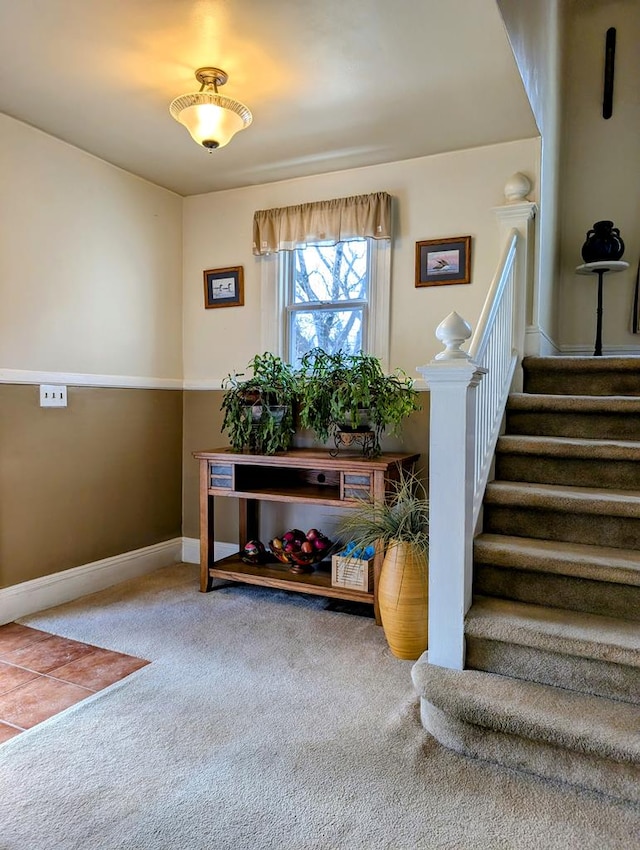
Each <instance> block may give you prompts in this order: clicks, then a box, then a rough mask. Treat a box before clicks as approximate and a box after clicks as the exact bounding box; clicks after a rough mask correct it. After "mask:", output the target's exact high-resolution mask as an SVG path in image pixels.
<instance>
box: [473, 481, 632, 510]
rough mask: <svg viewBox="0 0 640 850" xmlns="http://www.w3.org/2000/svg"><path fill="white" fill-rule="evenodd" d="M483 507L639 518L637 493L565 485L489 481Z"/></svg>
mask: <svg viewBox="0 0 640 850" xmlns="http://www.w3.org/2000/svg"><path fill="white" fill-rule="evenodd" d="M484 501H485V504H490V505H491V504H494V505H496V504H497V505H512V506H517V507H522V508H538V509H547V510H556V511H576V512H579V513H587V514H601V513H604V514H609V515H613V516H623V517H632V518H637V517H640V491H638V490H613V489H611V490H608V489H603V488H601V487H572V486H569V485H565V484H530V483H528V482H524V481H492V482H491V483H490V484H488V485H487V489H486V491H485V498H484Z"/></svg>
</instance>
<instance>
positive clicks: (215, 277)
mask: <svg viewBox="0 0 640 850" xmlns="http://www.w3.org/2000/svg"><path fill="white" fill-rule="evenodd" d="M203 275H204V306H205V309H206V310H209V309H211V308H213V307H242V306H243V304H244V268H243V267H242V266H229V267H228V268H226V269H206V270H205V271H204V272H203Z"/></svg>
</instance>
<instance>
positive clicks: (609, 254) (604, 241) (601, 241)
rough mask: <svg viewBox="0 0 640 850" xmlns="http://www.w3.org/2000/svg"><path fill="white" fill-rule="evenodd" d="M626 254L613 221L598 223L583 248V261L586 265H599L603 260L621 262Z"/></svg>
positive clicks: (590, 231)
mask: <svg viewBox="0 0 640 850" xmlns="http://www.w3.org/2000/svg"><path fill="white" fill-rule="evenodd" d="M623 254H624V242H623V241H622V237H621V236H620V231H619V230H618V228H617V227H614V226H613V222H612V221H596V223H595V224H594V225H593V227H592V228H591V230H589V231H588V232H587V239H586V242H585V243H584V245H583V246H582V259H583V260H584V261H585V263H599V262H600V261H601V260H619V259H620V258H621V257H622V255H623Z"/></svg>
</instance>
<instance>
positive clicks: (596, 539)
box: [413, 357, 640, 803]
mask: <svg viewBox="0 0 640 850" xmlns="http://www.w3.org/2000/svg"><path fill="white" fill-rule="evenodd" d="M523 368H524V392H523V393H519V394H515V395H512V396H511V397H510V398H509V402H508V405H507V412H506V433H505V435H504V436H502V437H501V438H500V440H499V442H498V446H497V449H496V478H495V481H493V482H491V483H490V484H489V485H488V487H487V490H486V494H485V499H484V526H483V529H484V530H483V533H482V534H480V535H479V536H478V537H477V538H476V541H475V550H474V602H473V605H472V607H471V609H470V611H469V613H468V615H467V620H466V628H465V632H466V645H467V656H466V667H467V669H465V670H463V671H462V672H460V671H454V670H448V669H445V668H440V667H436V666H431V665H429V664H428V660H427V654H426V653H425V655H424V656H423V657H422V658H421V659H420V660H419V661H418V662H417V663H416V665H415V666H414V669H413V677H414V683H415V685H416V688H417V690H418V692H419V693H420V696H421V707H422V720H423V724H424V726H425V727H426V728H427V729H428V730H429V731H430V732H431V733H432V734H433V735H434V736H435V737H436V738H437V739H438V740H439V741H440V742H441V743H443V744H445V745H446V746H449V747H451V748H452V749H455V750H458V751H459V752H463V753H466V754H468V755H472V756H476V757H480V758H486V759H490V760H491V761H496V762H500V763H502V764H506V765H509V766H511V767H516V768H520V769H523V770H527V771H531V772H534V773H538V774H540V775H542V776H546V777H548V778H552V779H560V780H563V781H567V782H571V783H574V784H578V785H581V786H584V787H586V788H589V789H593V790H596V791H601V792H603V793H605V794H609V795H611V796H614V797H620V798H622V799H626V800H632V801H634V802H638V803H640V415H639V414H640V358H635V357H528V358H525V360H524V362H523Z"/></svg>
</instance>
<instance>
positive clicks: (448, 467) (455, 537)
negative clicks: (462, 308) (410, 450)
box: [417, 313, 486, 670]
mask: <svg viewBox="0 0 640 850" xmlns="http://www.w3.org/2000/svg"><path fill="white" fill-rule="evenodd" d="M436 336H437V337H438V339H439V340H441V341H442V342H443V343H444V345H445V350H444V351H442V352H441V353H440V354H438V355H436V357H435V358H434V360H432V361H431V363H429V364H428V365H426V366H419V367H418V370H417V371H418V372H420V373H421V375H422V377H423V378H424V380H425V382H426V384H427V386H428V387H429V390H430V406H431V422H430V432H431V434H430V453H429V503H430V506H429V514H430V522H429V535H430V541H429V663H430V664H437V665H439V666H441V667H451V668H454V669H456V670H461V669H462V668H463V666H464V652H465V643H464V617H465V614H466V612H467V611H468V609H469V607H470V605H471V591H472V578H473V561H472V557H473V551H472V550H473V488H474V478H475V476H474V463H475V456H474V448H475V447H474V435H475V409H476V405H475V389H476V387H477V386H478V384H479V383H480V381H481V379H482V376H483V375H484V374H485V373H486V369H483V368H482V367H480V366H478V365H477V364H476V363H474V362H473V361H472V360H471V359H470V358H469V355H468V354H466V352H464V351H462V350H461V349H460V346H461V345H462V343H464V341H465V340H466V339H469V337H470V336H471V328H470V326H469V325H468V324H467V322H465V321H464V320H463V319H461V318H460V316H458V314H457V313H451V314H450V315H449V316H447V318H446V319H445V320H444V321H443V322H442V323H441V324H440V325H439V326H438V328H437V330H436Z"/></svg>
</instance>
